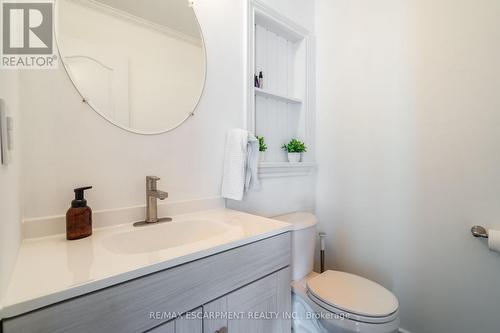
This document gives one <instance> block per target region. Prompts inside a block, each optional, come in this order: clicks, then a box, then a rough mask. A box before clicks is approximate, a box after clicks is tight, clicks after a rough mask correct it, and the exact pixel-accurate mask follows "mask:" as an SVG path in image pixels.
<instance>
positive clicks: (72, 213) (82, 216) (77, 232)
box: [66, 186, 92, 240]
mask: <svg viewBox="0 0 500 333" xmlns="http://www.w3.org/2000/svg"><path fill="white" fill-rule="evenodd" d="M91 188H92V186H86V187H79V188H75V190H74V191H75V200H73V201H71V208H70V209H68V212H67V213H66V239H68V240H74V239H80V238H85V237H88V236H90V235H92V209H90V207H89V206H87V200H85V198H84V191H85V190H89V189H91Z"/></svg>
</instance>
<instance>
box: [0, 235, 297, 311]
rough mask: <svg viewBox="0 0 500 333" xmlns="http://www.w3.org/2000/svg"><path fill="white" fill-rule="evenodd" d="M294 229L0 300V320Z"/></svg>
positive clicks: (257, 236)
mask: <svg viewBox="0 0 500 333" xmlns="http://www.w3.org/2000/svg"><path fill="white" fill-rule="evenodd" d="M291 230H292V228H291V225H288V226H285V227H281V228H278V229H276V230H272V231H269V232H266V233H263V234H260V235H256V236H252V237H248V238H245V239H240V240H236V241H234V242H230V243H227V244H223V245H220V246H216V247H213V248H210V249H207V250H202V251H198V252H193V253H190V254H187V255H185V256H181V257H177V258H173V259H170V260H166V261H164V262H160V263H156V264H153V265H148V266H144V267H140V268H137V269H134V270H130V271H125V272H123V273H119V274H116V275H113V276H110V277H106V278H103V279H100V280H94V281H89V282H86V283H84V284H82V285H78V286H74V287H70V288H68V289H65V290H62V291H58V292H55V293H52V294H48V295H43V296H39V297H36V298H33V299H30V300H26V301H21V302H19V303H15V304H12V305H7V304H1V303H0V320H4V319H9V318H13V317H17V316H20V315H23V314H26V313H28V312H31V311H34V310H37V309H41V308H43V307H46V306H50V305H53V304H56V303H59V302H63V301H67V300H70V299H72V298H75V297H79V296H82V295H85V294H88V293H92V292H95V291H98V290H101V289H105V288H108V287H111V286H114V285H118V284H121V283H124V282H127V281H130V280H133V279H136V278H140V277H142V276H146V275H149V274H152V273H156V272H159V271H162V270H166V269H169V268H172V267H175V266H179V265H183V264H186V263H188V262H192V261H196V260H199V259H202V258H206V257H209V256H212V255H215V254H218V253H221V252H224V251H229V250H232V249H234V248H237V247H241V246H245V245H248V244H251V243H254V242H258V241H261V240H263V239H266V238H271V237H274V236H278V235H281V234H284V233H287V232H290V231H291Z"/></svg>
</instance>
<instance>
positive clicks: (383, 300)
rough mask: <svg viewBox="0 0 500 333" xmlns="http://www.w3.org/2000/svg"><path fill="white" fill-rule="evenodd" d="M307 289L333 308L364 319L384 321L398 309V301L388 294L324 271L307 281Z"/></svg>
mask: <svg viewBox="0 0 500 333" xmlns="http://www.w3.org/2000/svg"><path fill="white" fill-rule="evenodd" d="M307 288H308V291H309V292H310V293H311V294H312V295H313V296H315V297H317V298H318V299H320V300H321V301H323V302H325V303H327V304H329V305H331V306H332V307H335V308H337V309H339V310H342V311H345V312H348V313H352V314H356V315H360V316H364V317H387V316H389V315H391V314H393V313H394V312H396V311H397V310H398V307H399V303H398V300H397V298H396V297H395V296H394V295H393V294H392V293H391V292H390V291H389V290H387V289H385V288H384V287H382V286H381V285H379V284H378V283H375V282H373V281H370V280H368V279H365V278H362V277H360V276H357V275H354V274H349V273H345V272H338V271H326V272H324V273H322V274H320V275H318V276H316V277H314V278H312V279H311V280H309V281H308V282H307Z"/></svg>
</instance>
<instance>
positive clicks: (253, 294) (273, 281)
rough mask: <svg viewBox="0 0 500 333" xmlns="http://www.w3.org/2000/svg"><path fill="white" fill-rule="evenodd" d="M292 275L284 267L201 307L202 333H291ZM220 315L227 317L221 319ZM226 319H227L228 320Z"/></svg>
mask: <svg viewBox="0 0 500 333" xmlns="http://www.w3.org/2000/svg"><path fill="white" fill-rule="evenodd" d="M290 282H291V274H290V269H289V268H286V269H283V270H281V271H279V272H277V273H274V274H271V275H269V276H267V277H265V278H263V279H260V280H258V281H255V282H253V283H251V284H249V285H247V286H245V287H243V288H241V289H238V290H236V291H234V292H232V293H230V294H229V295H227V296H225V297H222V298H219V299H217V300H215V301H213V302H211V303H208V304H206V305H205V306H204V307H203V311H204V312H205V313H204V320H203V332H204V333H215V332H217V331H219V333H250V332H251V333H270V332H272V333H290V331H291V323H290V320H287V319H286V313H289V312H290V311H291V290H290ZM221 314H226V317H223V318H220V315H221ZM228 318H229V319H228Z"/></svg>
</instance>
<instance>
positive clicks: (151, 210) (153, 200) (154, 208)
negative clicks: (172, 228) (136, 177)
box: [134, 176, 172, 227]
mask: <svg viewBox="0 0 500 333" xmlns="http://www.w3.org/2000/svg"><path fill="white" fill-rule="evenodd" d="M159 180H160V178H158V177H156V176H147V177H146V221H142V222H136V223H134V226H136V227H137V226H144V225H148V224H152V223H158V222H168V221H172V219H171V218H169V217H164V218H158V203H157V200H158V199H160V200H165V199H166V198H167V197H168V193H167V192H163V191H160V190H158V189H157V188H156V185H157V182H158V181H159Z"/></svg>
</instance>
